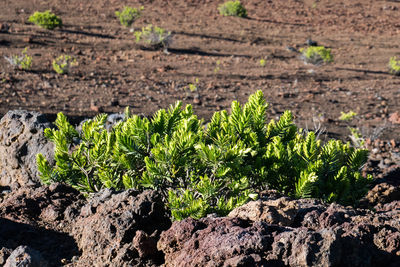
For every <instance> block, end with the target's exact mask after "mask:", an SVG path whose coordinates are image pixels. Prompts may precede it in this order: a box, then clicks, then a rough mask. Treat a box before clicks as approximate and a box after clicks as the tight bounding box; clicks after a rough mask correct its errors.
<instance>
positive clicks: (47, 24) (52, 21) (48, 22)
mask: <svg viewBox="0 0 400 267" xmlns="http://www.w3.org/2000/svg"><path fill="white" fill-rule="evenodd" d="M28 21H29V22H32V23H34V24H36V25H38V26H40V27H42V28H45V29H48V30H53V29H55V28H57V27H62V20H61V19H60V18H59V17H58V16H56V15H55V14H53V13H51V12H50V10H47V11H45V12H39V11H36V12H35V13H33V15H31V16H30V17H29V19H28Z"/></svg>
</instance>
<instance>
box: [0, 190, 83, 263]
mask: <svg viewBox="0 0 400 267" xmlns="http://www.w3.org/2000/svg"><path fill="white" fill-rule="evenodd" d="M84 202H85V199H84V197H83V196H82V195H81V194H80V193H79V192H78V191H76V190H75V189H73V188H71V187H69V186H66V185H64V184H59V183H56V184H53V185H51V186H40V187H32V186H29V187H21V188H19V189H18V190H14V191H12V192H11V193H9V194H7V195H6V197H5V199H4V200H3V201H2V202H1V203H0V251H1V253H0V256H1V257H0V261H1V262H3V263H4V261H5V260H7V262H8V264H9V266H46V265H45V262H47V263H48V266H60V265H62V264H61V262H62V260H64V259H71V258H72V257H73V256H76V255H79V250H78V247H77V245H76V242H75V240H74V239H73V238H72V237H71V236H70V235H69V234H68V232H69V231H70V229H71V225H72V223H73V221H74V219H75V218H76V216H78V215H79V211H80V207H81V206H83V204H84ZM20 246H23V247H20ZM10 257H11V259H10ZM21 259H23V261H24V262H26V264H25V263H24V264H22V263H21V264H22V265H15V263H16V261H17V260H21ZM38 264H39V265H38Z"/></svg>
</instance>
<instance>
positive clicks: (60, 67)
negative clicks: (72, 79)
mask: <svg viewBox="0 0 400 267" xmlns="http://www.w3.org/2000/svg"><path fill="white" fill-rule="evenodd" d="M76 64H77V63H76V59H75V58H73V57H71V56H68V55H62V56H59V57H58V58H56V59H55V60H53V69H54V71H55V72H57V73H58V74H65V73H68V72H69V70H70V68H71V67H72V66H74V65H76Z"/></svg>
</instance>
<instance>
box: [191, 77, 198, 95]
mask: <svg viewBox="0 0 400 267" xmlns="http://www.w3.org/2000/svg"><path fill="white" fill-rule="evenodd" d="M198 85H199V78H196V79H194V83H189V84H188V88H189V91H190V92H195V91H197V88H198Z"/></svg>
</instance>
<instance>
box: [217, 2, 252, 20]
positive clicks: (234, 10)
mask: <svg viewBox="0 0 400 267" xmlns="http://www.w3.org/2000/svg"><path fill="white" fill-rule="evenodd" d="M218 10H219V13H220V14H221V15H223V16H234V17H241V18H246V17H247V10H246V9H245V8H244V6H243V5H242V3H240V1H228V2H225V3H224V4H222V5H220V6H219V7H218Z"/></svg>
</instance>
